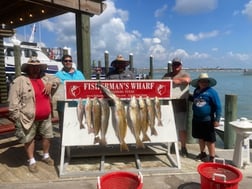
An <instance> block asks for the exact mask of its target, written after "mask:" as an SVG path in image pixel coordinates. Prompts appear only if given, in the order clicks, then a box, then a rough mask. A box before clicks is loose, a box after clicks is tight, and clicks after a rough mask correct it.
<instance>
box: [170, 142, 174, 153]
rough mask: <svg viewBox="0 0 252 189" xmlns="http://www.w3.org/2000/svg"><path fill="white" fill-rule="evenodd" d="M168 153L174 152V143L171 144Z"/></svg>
mask: <svg viewBox="0 0 252 189" xmlns="http://www.w3.org/2000/svg"><path fill="white" fill-rule="evenodd" d="M170 153H171V154H175V144H174V143H172V144H171V147H170Z"/></svg>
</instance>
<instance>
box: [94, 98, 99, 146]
mask: <svg viewBox="0 0 252 189" xmlns="http://www.w3.org/2000/svg"><path fill="white" fill-rule="evenodd" d="M92 123H93V128H94V144H96V143H100V137H99V132H100V129H101V104H100V102H99V100H98V98H97V97H94V98H93V105H92Z"/></svg>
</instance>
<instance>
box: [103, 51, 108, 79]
mask: <svg viewBox="0 0 252 189" xmlns="http://www.w3.org/2000/svg"><path fill="white" fill-rule="evenodd" d="M104 62H105V75H107V74H108V73H109V52H108V51H105V52H104Z"/></svg>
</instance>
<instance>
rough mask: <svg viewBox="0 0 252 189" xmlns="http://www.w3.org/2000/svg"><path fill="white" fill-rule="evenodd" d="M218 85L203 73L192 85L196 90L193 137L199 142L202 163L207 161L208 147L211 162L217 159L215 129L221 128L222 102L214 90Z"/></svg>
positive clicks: (194, 96)
mask: <svg viewBox="0 0 252 189" xmlns="http://www.w3.org/2000/svg"><path fill="white" fill-rule="evenodd" d="M216 83H217V82H216V80H215V79H213V78H210V77H208V74H207V73H201V74H200V76H199V77H198V78H197V79H194V80H192V81H191V85H192V86H193V87H195V88H196V89H195V90H194V92H193V96H192V98H193V99H192V100H193V106H192V109H193V120H192V136H193V137H194V138H197V139H198V140H199V147H200V154H199V155H198V156H197V157H196V159H197V160H201V161H206V158H207V154H206V152H205V147H206V146H207V148H208V151H209V156H210V159H209V161H213V160H214V157H215V142H216V136H215V127H218V126H219V121H220V118H221V102H220V99H219V96H218V93H217V92H216V91H215V90H214V89H213V88H212V87H213V86H215V85H216Z"/></svg>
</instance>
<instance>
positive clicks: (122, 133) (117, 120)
mask: <svg viewBox="0 0 252 189" xmlns="http://www.w3.org/2000/svg"><path fill="white" fill-rule="evenodd" d="M97 86H98V87H100V89H101V90H102V91H103V92H104V93H105V94H106V95H107V96H108V97H109V98H111V99H112V100H113V101H114V104H115V106H114V107H111V110H112V120H113V121H112V122H113V127H114V129H115V132H116V135H117V138H118V139H119V142H120V151H129V147H128V145H127V144H126V142H125V137H126V133H127V127H128V125H127V120H126V111H125V108H124V103H123V102H122V101H121V100H120V98H118V97H117V96H116V95H115V94H114V93H113V92H112V91H110V90H109V89H108V88H106V87H105V86H103V85H102V84H101V83H97Z"/></svg>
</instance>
